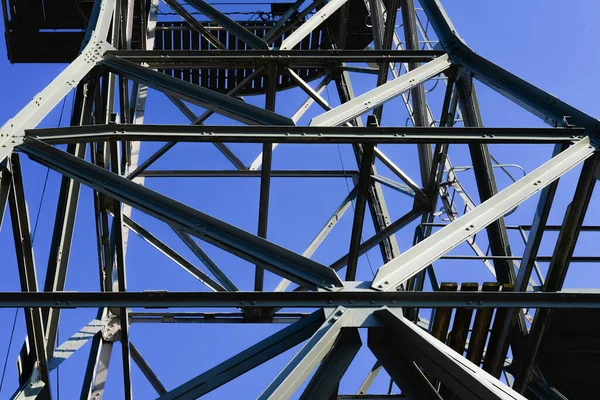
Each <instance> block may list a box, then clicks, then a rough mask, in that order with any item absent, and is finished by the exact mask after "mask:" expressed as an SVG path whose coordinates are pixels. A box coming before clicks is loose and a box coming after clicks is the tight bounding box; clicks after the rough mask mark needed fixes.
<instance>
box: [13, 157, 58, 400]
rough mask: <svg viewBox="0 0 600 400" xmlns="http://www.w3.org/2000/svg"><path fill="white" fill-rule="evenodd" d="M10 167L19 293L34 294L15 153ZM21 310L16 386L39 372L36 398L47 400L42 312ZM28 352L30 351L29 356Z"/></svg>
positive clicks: (29, 241)
mask: <svg viewBox="0 0 600 400" xmlns="http://www.w3.org/2000/svg"><path fill="white" fill-rule="evenodd" d="M9 165H10V171H11V173H12V185H11V186H12V187H11V190H10V195H9V206H10V217H11V218H10V219H11V222H12V229H13V238H14V241H15V253H16V256H17V265H18V267H19V280H20V282H21V291H23V292H37V290H38V286H37V276H36V271H35V260H34V257H33V244H32V239H31V235H30V224H29V215H28V211H27V202H26V200H25V191H24V188H23V176H22V174H21V163H20V160H19V155H18V154H16V153H13V154H12V155H11V157H10V162H9ZM23 311H24V312H25V324H26V327H27V340H28V341H29V346H25V347H24V348H23V349H22V350H21V354H20V360H21V375H20V377H19V383H20V384H21V385H22V384H24V383H25V382H27V381H28V380H29V378H30V377H31V376H33V374H34V373H36V371H39V374H40V380H41V381H43V382H44V383H45V386H44V388H43V389H42V392H41V393H40V395H39V399H40V400H44V399H49V398H50V378H49V376H48V359H47V357H46V347H45V338H44V325H43V320H42V313H41V310H40V309H39V308H25V309H24V310H23ZM27 350H29V353H28V354H27Z"/></svg>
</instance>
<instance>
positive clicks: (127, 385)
mask: <svg viewBox="0 0 600 400" xmlns="http://www.w3.org/2000/svg"><path fill="white" fill-rule="evenodd" d="M110 167H111V170H112V172H113V174H115V175H116V176H120V172H121V162H120V157H119V153H118V148H117V143H116V142H112V143H110ZM112 212H113V220H112V230H111V242H112V241H113V240H114V251H113V257H114V262H115V267H116V269H117V279H116V280H117V282H116V285H114V280H113V290H114V286H116V289H117V290H118V291H119V292H121V293H122V292H125V291H126V290H127V275H126V272H127V271H126V265H125V244H124V243H123V229H124V224H123V218H124V217H125V216H124V215H123V208H122V204H121V202H120V201H119V200H118V199H114V198H113V199H112ZM112 245H113V244H112V243H111V246H112ZM113 312H114V313H116V312H117V311H116V310H114V311H113ZM127 312H128V310H127V308H126V307H121V308H120V309H119V310H118V313H119V314H118V316H119V322H120V335H119V339H120V341H121V356H122V360H123V394H124V396H125V399H126V400H131V398H132V388H131V356H130V354H129V345H130V343H129V318H128V316H127Z"/></svg>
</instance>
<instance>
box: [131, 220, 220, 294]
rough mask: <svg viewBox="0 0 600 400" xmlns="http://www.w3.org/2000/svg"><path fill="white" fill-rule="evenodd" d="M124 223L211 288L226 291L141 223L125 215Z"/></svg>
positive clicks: (216, 290)
mask: <svg viewBox="0 0 600 400" xmlns="http://www.w3.org/2000/svg"><path fill="white" fill-rule="evenodd" d="M123 223H124V225H125V226H126V227H127V228H129V229H131V230H132V231H133V232H135V234H136V235H138V236H139V237H140V238H142V239H144V240H145V241H146V242H148V243H149V244H150V245H151V246H152V247H154V248H155V249H156V250H158V251H160V252H161V253H163V254H164V255H165V256H167V257H169V258H170V259H171V260H173V262H175V263H176V264H177V265H179V266H180V267H181V268H183V269H184V270H185V271H186V272H188V273H190V274H191V275H192V276H194V277H195V278H196V279H198V280H199V281H200V282H202V283H204V284H205V285H206V286H207V287H208V288H210V289H211V290H214V291H215V292H222V291H225V288H224V287H223V286H221V285H219V284H218V283H217V282H215V281H214V280H213V279H212V278H211V277H210V276H208V275H206V274H205V273H204V272H202V271H200V270H199V269H198V268H196V267H195V266H194V264H192V263H191V262H189V261H188V260H187V259H185V258H184V257H183V256H181V255H180V254H179V253H177V252H176V251H175V250H173V249H171V248H170V247H169V246H167V245H166V244H165V243H164V242H162V241H161V240H160V239H158V238H157V237H156V236H154V235H152V234H151V233H150V232H148V231H147V230H146V229H144V228H143V227H142V226H141V225H139V224H138V223H136V222H135V221H134V220H132V219H131V218H129V217H127V216H125V215H124V216H123ZM177 232H179V231H176V233H177ZM181 233H182V234H185V232H181ZM190 239H191V238H190Z"/></svg>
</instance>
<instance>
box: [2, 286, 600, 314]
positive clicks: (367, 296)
mask: <svg viewBox="0 0 600 400" xmlns="http://www.w3.org/2000/svg"><path fill="white" fill-rule="evenodd" d="M368 283H369V282H366V283H365V284H364V285H363V287H365V288H366V287H368ZM335 306H346V307H354V308H363V307H367V308H368V307H373V308H376V307H382V306H390V307H419V308H437V307H452V308H457V307H467V308H473V309H479V308H518V307H521V308H600V293H598V292H569V291H563V292H531V293H529V292H528V293H517V292H464V293H463V292H441V291H440V292H408V291H399V292H381V291H344V290H342V291H337V292H307V291H294V292H213V293H210V292H160V291H159V292H124V293H119V292H77V293H75V292H54V293H49V292H27V293H21V292H0V308H15V307H53V308H98V307H130V308H140V307H141V308H167V307H175V308H182V307H183V308H186V307H194V308H203V307H207V308H213V307H214V308H229V307H231V308H248V307H279V308H288V307H289V308H311V307H335Z"/></svg>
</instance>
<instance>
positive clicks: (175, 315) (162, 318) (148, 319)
mask: <svg viewBox="0 0 600 400" xmlns="http://www.w3.org/2000/svg"><path fill="white" fill-rule="evenodd" d="M306 316H308V314H307V313H276V314H274V315H271V316H269V317H265V318H263V319H259V318H252V319H248V317H247V315H246V314H244V313H233V312H231V313H228V312H191V311H188V312H167V311H163V312H150V311H147V312H131V313H129V318H130V319H131V323H132V324H136V323H138V324H139V323H142V324H156V323H158V324H182V323H183V324H239V323H248V324H256V323H269V324H292V323H294V322H296V321H298V320H299V319H301V318H303V317H306Z"/></svg>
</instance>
